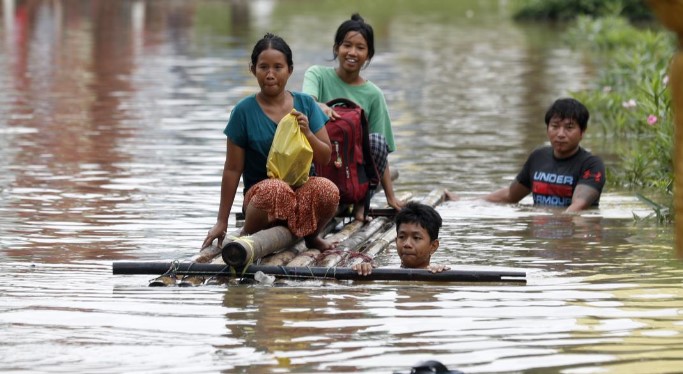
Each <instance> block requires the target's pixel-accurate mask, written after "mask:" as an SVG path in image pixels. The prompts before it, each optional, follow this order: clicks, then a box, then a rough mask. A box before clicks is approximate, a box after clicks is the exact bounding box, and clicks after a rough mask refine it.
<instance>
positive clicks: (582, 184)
mask: <svg viewBox="0 0 683 374" xmlns="http://www.w3.org/2000/svg"><path fill="white" fill-rule="evenodd" d="M588 118H589V113H588V109H586V107H585V106H584V105H583V104H581V103H580V102H579V101H577V100H575V99H571V98H564V99H559V100H557V101H555V102H554V103H553V104H552V105H551V106H550V108H549V109H548V111H547V112H546V114H545V124H546V132H547V135H548V139H549V140H550V146H546V147H541V148H539V149H536V150H535V151H533V152H532V153H531V154H530V155H529V158H527V160H526V163H524V167H523V168H522V170H521V171H520V172H519V174H517V177H516V178H515V180H514V181H513V182H512V183H511V184H510V185H509V186H508V187H504V188H501V189H499V190H497V191H494V192H492V193H490V194H488V195H486V196H485V197H484V200H487V201H491V202H496V203H517V202H519V201H520V200H522V199H523V198H524V197H525V196H527V195H528V194H529V193H532V194H533V200H534V205H539V206H558V207H566V208H567V209H566V211H567V212H578V211H580V210H583V209H586V208H589V207H595V206H598V203H599V201H600V194H601V193H602V188H603V186H604V185H605V165H604V164H603V162H602V160H601V159H600V158H599V157H597V156H594V155H592V154H591V153H590V152H588V151H586V150H585V149H583V148H581V147H580V146H579V143H580V142H581V139H582V138H583V134H584V132H585V131H586V128H587V127H588ZM446 197H447V198H448V199H451V200H457V197H456V196H455V195H454V194H452V193H450V192H448V191H446Z"/></svg>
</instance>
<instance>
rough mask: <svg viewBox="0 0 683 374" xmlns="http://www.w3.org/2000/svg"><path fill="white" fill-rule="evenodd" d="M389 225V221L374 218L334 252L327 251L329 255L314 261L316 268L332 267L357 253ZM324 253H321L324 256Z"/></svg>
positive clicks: (340, 244)
mask: <svg viewBox="0 0 683 374" xmlns="http://www.w3.org/2000/svg"><path fill="white" fill-rule="evenodd" d="M389 224H391V221H390V220H389V219H388V218H386V217H380V218H375V219H373V220H372V221H370V222H368V223H367V224H366V225H364V226H363V228H362V229H361V230H358V231H357V232H355V233H354V234H353V235H351V236H350V237H349V238H348V239H346V240H344V241H343V242H341V243H339V244H338V245H337V248H335V250H334V251H329V254H328V255H326V256H325V257H324V258H322V259H320V260H319V261H316V266H319V267H334V266H337V264H339V263H340V262H341V261H342V260H344V259H345V258H346V256H347V255H348V254H349V252H352V251H357V250H358V248H360V246H361V245H363V244H364V243H366V242H368V240H369V238H370V237H371V236H372V235H373V234H374V233H376V232H378V231H380V230H382V231H384V230H385V229H386V226H387V225H389ZM324 254H325V253H323V255H324Z"/></svg>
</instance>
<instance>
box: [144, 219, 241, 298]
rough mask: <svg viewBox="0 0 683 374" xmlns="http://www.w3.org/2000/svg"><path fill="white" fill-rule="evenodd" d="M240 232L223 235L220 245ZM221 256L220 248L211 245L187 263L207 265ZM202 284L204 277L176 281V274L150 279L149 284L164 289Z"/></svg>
mask: <svg viewBox="0 0 683 374" xmlns="http://www.w3.org/2000/svg"><path fill="white" fill-rule="evenodd" d="M239 234H240V230H234V231H231V232H229V233H227V234H226V235H225V238H224V239H223V243H221V244H222V245H225V244H226V243H228V242H230V241H232V240H234V239H235V238H236V237H237V236H239ZM220 254H221V248H220V247H219V246H218V245H214V244H213V243H211V245H209V246H207V247H204V248H202V249H201V250H200V251H199V252H198V253H197V254H195V255H194V256H192V257H191V258H190V260H189V261H191V262H195V263H200V264H204V263H209V262H211V261H212V260H213V259H214V258H216V257H217V256H218V255H220ZM203 282H204V277H202V276H194V275H187V276H184V277H182V278H181V279H180V280H178V278H177V276H176V274H172V273H168V274H162V275H160V276H158V277H157V278H155V279H152V280H151V281H150V282H149V286H150V287H166V286H175V285H177V286H180V287H189V286H198V285H200V284H202V283H203Z"/></svg>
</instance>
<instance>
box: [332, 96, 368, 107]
mask: <svg viewBox="0 0 683 374" xmlns="http://www.w3.org/2000/svg"><path fill="white" fill-rule="evenodd" d="M325 105H327V106H329V107H330V108H332V107H333V106H336V105H341V106H345V107H349V108H360V105H358V104H357V103H356V102H355V101H353V100H349V99H347V98H345V97H338V98H336V99H332V100H330V101H328V102H326V103H325ZM361 109H362V108H361Z"/></svg>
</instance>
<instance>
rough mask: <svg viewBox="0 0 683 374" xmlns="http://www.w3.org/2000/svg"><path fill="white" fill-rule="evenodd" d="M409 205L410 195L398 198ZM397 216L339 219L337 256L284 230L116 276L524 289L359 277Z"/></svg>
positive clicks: (174, 282)
mask: <svg viewBox="0 0 683 374" xmlns="http://www.w3.org/2000/svg"><path fill="white" fill-rule="evenodd" d="M399 198H400V199H402V200H410V199H411V198H412V195H411V194H403V195H401V196H399ZM444 199H445V196H444V193H443V191H442V190H433V191H431V192H430V193H429V194H428V195H427V196H425V197H424V198H422V199H421V200H419V201H420V202H421V203H423V204H427V205H430V206H432V207H436V206H437V205H438V204H440V203H442V202H443V201H444ZM394 213H395V212H394V210H393V209H389V208H372V207H371V209H370V211H369V214H368V215H369V216H370V217H372V220H370V221H368V222H365V223H363V222H360V221H356V220H353V218H352V217H335V218H334V219H333V220H332V222H330V224H328V225H327V226H326V227H325V228H324V230H323V235H326V236H325V239H326V240H330V241H333V242H336V243H338V244H337V245H336V248H335V249H333V250H328V251H324V252H323V253H321V252H320V251H319V250H317V249H309V248H306V245H305V243H304V241H303V239H301V238H297V237H295V236H294V235H292V234H291V232H290V231H289V230H288V229H287V228H286V227H284V226H276V227H272V228H269V229H266V230H262V231H259V232H257V233H255V234H253V235H249V236H242V237H240V236H238V235H239V230H237V231H232V232H230V233H228V234H227V235H226V237H225V239H224V241H223V245H222V247H221V248H219V247H218V246H216V245H213V244H212V245H211V246H209V247H206V248H204V249H202V250H201V251H199V253H197V254H196V255H194V256H192V257H191V258H190V259H188V260H185V261H171V262H115V263H114V264H113V273H114V274H161V275H160V276H159V277H157V278H155V279H153V280H152V281H150V283H149V285H150V286H180V287H184V286H198V285H201V284H206V283H208V282H210V281H213V282H216V281H219V282H221V283H223V282H228V281H230V280H231V279H236V278H242V279H244V278H254V277H256V276H258V274H261V275H263V274H266V275H269V276H277V277H278V278H286V279H302V278H308V279H311V278H314V279H326V278H327V279H329V278H333V279H338V280H367V281H372V280H414V281H417V280H419V281H434V282H444V281H448V282H516V283H526V280H525V279H524V277H525V276H526V274H525V273H524V272H511V271H472V270H470V271H463V270H447V271H444V272H441V273H436V274H434V273H431V272H429V271H428V270H425V269H382V268H377V269H374V270H373V271H372V274H370V275H367V276H360V275H358V274H357V273H356V272H355V271H353V270H352V269H351V266H353V265H354V264H358V263H361V262H364V261H367V262H370V261H372V260H373V259H374V258H375V257H376V256H377V255H378V254H380V253H382V252H383V251H384V250H385V249H386V248H387V247H389V245H390V244H391V243H393V242H394V241H395V239H396V226H395V225H394V223H393V215H394Z"/></svg>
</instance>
